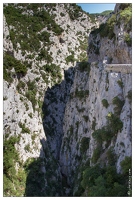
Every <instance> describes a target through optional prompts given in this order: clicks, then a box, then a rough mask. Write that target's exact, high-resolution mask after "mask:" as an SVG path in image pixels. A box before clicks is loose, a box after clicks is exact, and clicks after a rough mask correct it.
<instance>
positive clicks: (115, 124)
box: [107, 113, 123, 134]
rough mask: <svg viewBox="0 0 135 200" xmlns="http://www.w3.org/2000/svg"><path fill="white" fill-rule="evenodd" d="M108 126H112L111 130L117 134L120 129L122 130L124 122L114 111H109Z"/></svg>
mask: <svg viewBox="0 0 135 200" xmlns="http://www.w3.org/2000/svg"><path fill="white" fill-rule="evenodd" d="M107 121H108V127H110V131H111V132H112V133H113V134H117V133H118V131H121V130H122V128H123V122H122V121H121V120H120V119H119V117H117V116H116V115H114V114H113V113H109V114H108V115H107Z"/></svg>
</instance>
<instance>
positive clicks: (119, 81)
mask: <svg viewBox="0 0 135 200" xmlns="http://www.w3.org/2000/svg"><path fill="white" fill-rule="evenodd" d="M117 83H118V85H119V86H120V87H121V88H123V87H124V84H123V82H122V81H121V80H118V81H117Z"/></svg>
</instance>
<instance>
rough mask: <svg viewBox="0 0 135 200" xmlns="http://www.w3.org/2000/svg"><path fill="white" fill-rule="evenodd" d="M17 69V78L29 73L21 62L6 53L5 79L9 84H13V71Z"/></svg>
mask: <svg viewBox="0 0 135 200" xmlns="http://www.w3.org/2000/svg"><path fill="white" fill-rule="evenodd" d="M13 68H14V69H15V73H16V75H17V77H20V76H25V75H26V73H27V68H26V66H25V65H23V64H22V63H21V61H19V60H16V59H15V58H14V57H12V56H11V55H9V54H7V53H5V54H4V59H3V78H4V79H5V80H6V81H8V82H9V83H12V82H13V75H14V74H13V73H12V72H11V70H12V69H13Z"/></svg>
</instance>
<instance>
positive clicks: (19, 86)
mask: <svg viewBox="0 0 135 200" xmlns="http://www.w3.org/2000/svg"><path fill="white" fill-rule="evenodd" d="M16 88H17V90H18V91H20V89H24V88H25V83H24V82H23V81H21V80H20V81H19V83H18V85H17V86H16Z"/></svg>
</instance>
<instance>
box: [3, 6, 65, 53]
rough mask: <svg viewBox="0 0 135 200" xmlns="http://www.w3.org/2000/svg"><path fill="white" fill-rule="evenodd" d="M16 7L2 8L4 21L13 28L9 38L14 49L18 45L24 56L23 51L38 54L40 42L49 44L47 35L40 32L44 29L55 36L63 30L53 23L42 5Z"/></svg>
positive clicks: (44, 32) (52, 19)
mask: <svg viewBox="0 0 135 200" xmlns="http://www.w3.org/2000/svg"><path fill="white" fill-rule="evenodd" d="M17 6H20V7H16V6H15V5H14V4H9V5H8V6H5V7H4V14H5V17H6V21H7V23H8V25H12V27H13V28H12V29H10V38H11V41H12V43H13V46H14V48H15V49H17V48H18V47H17V43H20V45H21V50H23V51H24V54H25V51H30V52H35V51H36V52H38V51H39V49H40V48H41V44H40V40H41V41H43V42H44V44H46V43H49V33H48V32H46V31H43V32H40V31H41V30H42V29H43V28H45V27H47V29H48V30H52V31H53V32H54V33H55V34H56V35H60V34H61V33H62V31H63V29H62V28H61V27H60V26H59V25H58V24H56V23H55V21H54V17H53V16H51V15H49V13H48V12H47V11H46V10H45V9H43V4H18V5H17ZM45 6H46V5H45ZM24 13H25V14H24ZM15 30H18V31H15ZM49 44H50V43H49Z"/></svg>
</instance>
